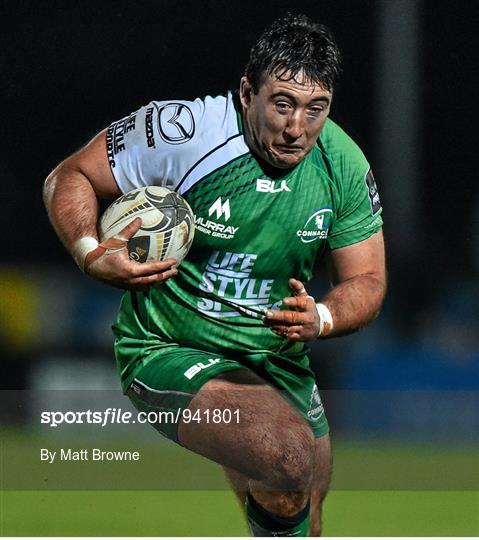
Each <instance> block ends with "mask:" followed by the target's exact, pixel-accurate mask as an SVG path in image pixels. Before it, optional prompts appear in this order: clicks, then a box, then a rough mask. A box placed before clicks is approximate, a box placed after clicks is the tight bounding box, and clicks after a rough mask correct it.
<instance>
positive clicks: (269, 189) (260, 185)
mask: <svg viewBox="0 0 479 540" xmlns="http://www.w3.org/2000/svg"><path fill="white" fill-rule="evenodd" d="M277 182H280V181H279V180H266V179H265V178H258V179H257V180H256V191H259V192H261V193H280V192H281V191H291V190H290V189H289V187H288V185H287V183H286V180H281V183H280V185H279V187H276V183H277Z"/></svg>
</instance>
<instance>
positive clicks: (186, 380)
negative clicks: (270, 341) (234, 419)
mask: <svg viewBox="0 0 479 540" xmlns="http://www.w3.org/2000/svg"><path fill="white" fill-rule="evenodd" d="M241 369H243V367H242V366H241V364H239V363H238V362H236V361H234V360H229V359H227V358H222V357H218V356H216V355H213V354H211V353H208V352H205V351H200V350H197V349H191V348H188V347H179V346H171V347H163V348H159V349H156V350H155V349H153V350H152V351H150V352H149V353H147V354H145V355H144V357H143V360H142V367H141V368H140V369H139V370H138V371H137V372H136V373H135V378H134V380H133V382H132V383H131V384H130V386H129V388H128V389H127V392H126V393H127V396H128V397H129V398H130V400H131V401H132V403H133V404H134V406H135V407H136V408H137V409H138V410H139V411H140V412H141V413H143V415H144V416H146V418H147V419H148V422H149V423H150V424H151V425H152V426H153V427H154V428H155V429H156V430H158V431H159V432H160V433H161V434H162V435H164V436H165V437H167V438H169V439H171V440H173V441H175V442H178V423H179V419H180V417H182V416H184V417H185V418H191V417H190V416H188V414H189V413H190V411H189V408H188V407H189V404H190V402H191V400H192V399H193V398H194V396H195V395H196V394H197V393H198V392H199V390H200V389H201V388H202V386H203V385H204V384H205V383H206V382H208V380H210V379H211V378H214V377H216V376H218V375H220V374H222V373H226V372H228V371H235V370H241ZM191 420H192V421H193V419H191Z"/></svg>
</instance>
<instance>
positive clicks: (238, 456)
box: [178, 370, 314, 482]
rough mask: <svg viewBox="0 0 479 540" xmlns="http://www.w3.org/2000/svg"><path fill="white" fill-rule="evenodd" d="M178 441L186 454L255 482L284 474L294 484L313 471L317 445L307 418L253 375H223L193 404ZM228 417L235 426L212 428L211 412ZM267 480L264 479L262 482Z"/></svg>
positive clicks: (180, 428) (210, 384)
mask: <svg viewBox="0 0 479 540" xmlns="http://www.w3.org/2000/svg"><path fill="white" fill-rule="evenodd" d="M189 408H190V410H191V413H192V415H193V416H195V415H199V416H200V417H201V418H202V419H203V421H201V422H199V423H196V422H195V423H191V422H188V421H185V419H184V418H183V419H182V420H181V421H180V425H179V427H178V438H179V441H180V443H181V444H182V445H184V446H185V447H186V448H188V449H190V450H192V451H194V452H197V453H199V454H201V455H203V456H205V457H207V458H210V459H212V460H214V461H216V462H218V463H220V464H221V465H224V466H227V467H231V468H233V469H236V470H238V471H239V472H241V473H242V474H243V475H245V476H248V477H250V478H253V479H259V480H262V479H267V478H268V476H270V479H271V480H272V479H273V478H271V476H273V477H276V476H277V477H279V476H280V475H281V474H284V475H285V476H286V477H288V476H289V477H290V478H289V480H292V481H293V482H294V481H296V480H299V479H300V477H306V476H307V475H308V474H307V470H308V468H311V466H312V460H313V451H314V446H313V445H314V439H313V435H312V431H311V428H310V427H309V426H308V424H307V423H306V422H305V420H304V419H303V418H302V416H301V415H300V414H299V413H298V412H297V411H296V410H295V409H294V408H293V407H292V406H291V405H290V404H289V403H288V402H287V401H286V400H285V399H283V398H282V397H281V396H280V394H279V393H278V392H277V391H276V390H275V389H274V388H273V387H272V386H270V385H268V384H265V383H264V381H263V380H262V379H261V378H259V377H258V376H257V375H255V374H254V373H253V372H251V371H249V370H243V371H234V372H230V373H225V374H221V375H220V376H218V377H216V378H215V379H213V380H210V381H208V383H206V384H205V385H204V386H203V387H202V388H201V390H200V391H199V392H198V394H197V395H196V396H195V397H194V398H193V399H192V401H191V403H190V405H189ZM214 410H219V411H228V414H227V416H228V417H231V418H232V419H233V420H232V421H231V422H226V421H220V422H218V423H215V422H212V421H211V417H212V411H214ZM263 477H264V478H263Z"/></svg>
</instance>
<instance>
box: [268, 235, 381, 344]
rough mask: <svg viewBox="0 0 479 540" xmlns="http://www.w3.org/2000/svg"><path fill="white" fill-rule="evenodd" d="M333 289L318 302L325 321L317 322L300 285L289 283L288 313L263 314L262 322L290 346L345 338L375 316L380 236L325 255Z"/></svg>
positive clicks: (317, 311)
mask: <svg viewBox="0 0 479 540" xmlns="http://www.w3.org/2000/svg"><path fill="white" fill-rule="evenodd" d="M330 266H331V274H332V281H333V285H334V286H333V288H332V289H331V290H330V291H329V292H328V293H327V294H326V295H325V296H324V298H322V299H321V300H320V304H322V306H324V307H325V308H326V309H327V310H328V311H329V316H328V319H329V317H330V320H327V321H326V322H325V321H321V318H320V314H321V309H324V307H321V306H320V309H318V307H317V304H316V300H315V299H314V298H313V297H312V296H309V295H308V293H307V291H306V289H305V287H304V285H303V283H301V282H300V281H298V280H296V279H291V280H290V286H291V289H292V292H293V296H291V297H288V298H285V299H284V302H283V303H284V305H285V306H287V308H288V309H286V310H281V311H269V312H267V313H266V315H265V317H264V323H265V324H266V325H267V326H270V327H271V329H272V330H273V332H275V333H277V334H278V335H282V336H285V337H288V339H291V340H294V341H310V340H313V339H315V338H317V337H335V336H341V335H345V334H349V333H352V332H355V331H357V330H359V329H360V328H362V327H364V326H366V325H367V324H369V323H370V322H371V321H372V320H373V319H374V318H375V317H376V316H377V315H378V313H379V310H380V309H381V305H382V302H383V300H384V296H385V293H386V269H385V255H384V238H383V234H382V231H379V232H377V233H375V234H373V235H372V236H371V237H370V238H368V239H367V240H363V241H362V242H358V243H357V244H352V245H350V246H346V247H344V248H340V249H336V250H333V251H332V252H331V260H330Z"/></svg>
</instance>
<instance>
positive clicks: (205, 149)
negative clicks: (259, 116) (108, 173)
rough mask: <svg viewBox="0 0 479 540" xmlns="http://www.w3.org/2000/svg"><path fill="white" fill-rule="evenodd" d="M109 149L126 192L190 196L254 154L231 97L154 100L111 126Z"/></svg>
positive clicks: (108, 132) (113, 165)
mask: <svg viewBox="0 0 479 540" xmlns="http://www.w3.org/2000/svg"><path fill="white" fill-rule="evenodd" d="M107 150H108V159H109V161H110V166H111V170H112V172H113V175H114V177H115V180H116V182H117V184H118V186H119V188H120V189H121V191H122V192H123V193H126V192H127V191H131V190H132V189H136V188H140V187H144V186H150V185H156V186H165V187H167V188H169V189H173V190H176V189H177V190H178V191H179V192H180V193H185V192H186V191H188V189H190V188H191V187H192V186H193V185H194V184H195V183H196V182H198V181H199V180H201V178H204V176H206V175H207V174H209V173H210V172H212V171H214V170H216V169H218V168H219V167H221V166H222V165H225V164H226V163H228V162H230V161H231V160H232V159H235V158H236V157H238V156H240V155H243V154H246V153H248V152H249V149H248V147H247V146H246V144H245V142H244V138H243V135H242V134H241V133H240V132H239V129H238V123H237V117H236V110H235V108H234V105H233V99H232V96H231V94H230V93H229V94H228V96H227V97H225V96H218V97H215V98H212V97H210V96H207V97H206V98H205V99H204V100H203V99H196V100H195V101H153V102H151V103H149V104H148V105H146V106H145V107H142V108H141V109H139V110H138V111H136V112H134V113H132V114H130V116H127V117H125V118H123V119H122V120H119V121H118V122H114V123H113V124H111V125H110V127H109V128H108V130H107Z"/></svg>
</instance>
